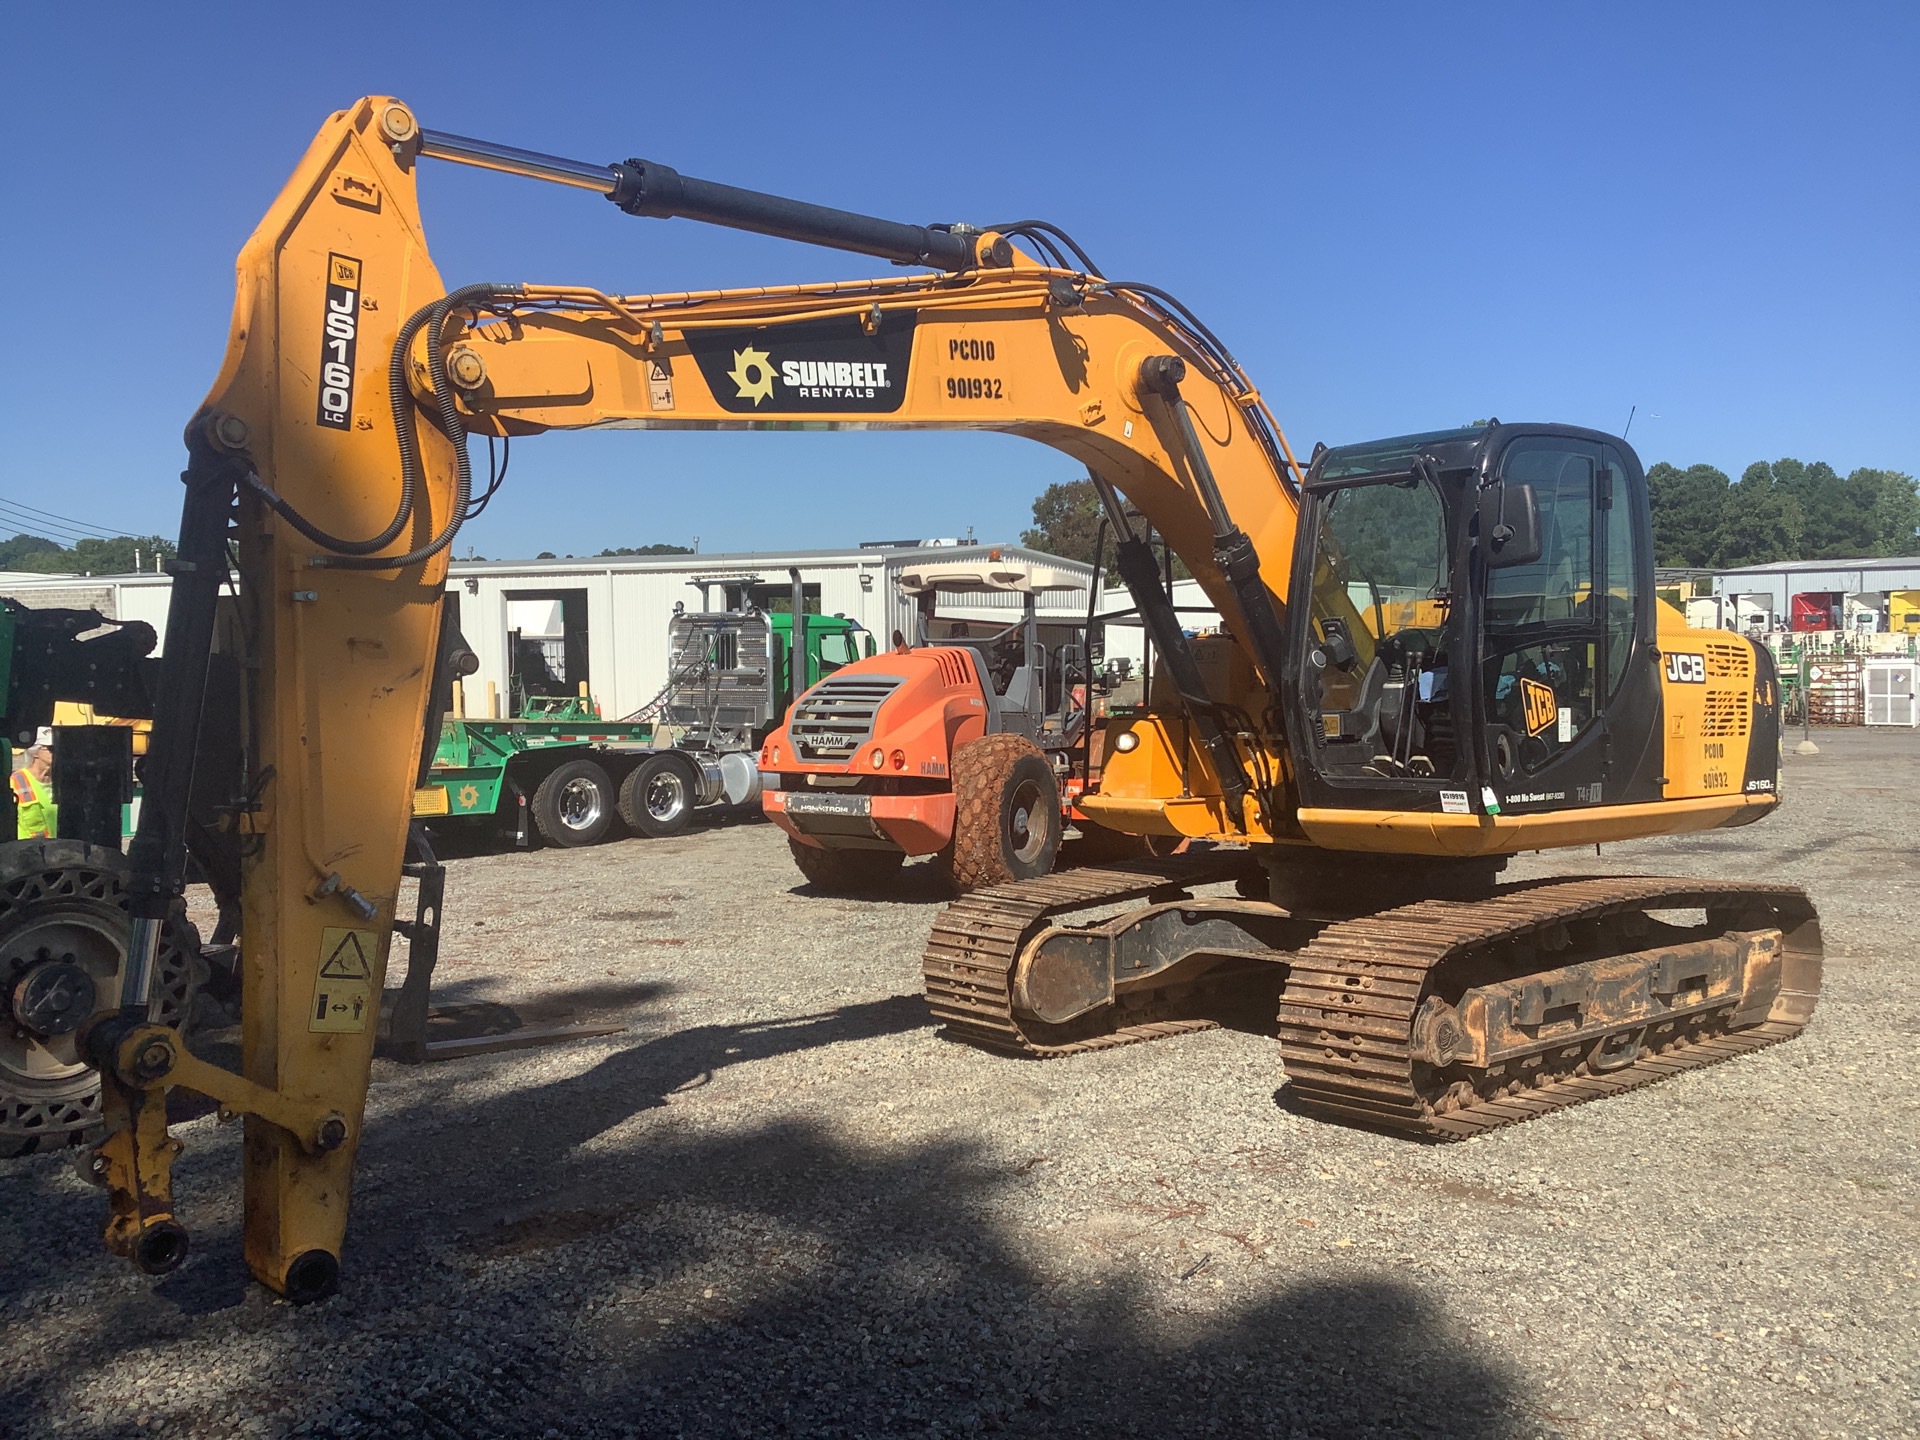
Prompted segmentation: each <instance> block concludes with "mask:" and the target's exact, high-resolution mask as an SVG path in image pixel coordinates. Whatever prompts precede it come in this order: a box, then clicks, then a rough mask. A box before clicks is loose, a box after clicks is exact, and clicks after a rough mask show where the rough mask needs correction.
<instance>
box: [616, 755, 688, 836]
mask: <svg viewBox="0 0 1920 1440" xmlns="http://www.w3.org/2000/svg"><path fill="white" fill-rule="evenodd" d="M620 818H621V819H622V820H624V821H626V822H627V824H628V825H629V826H630V827H631V828H632V829H633V830H634V832H635V833H636V834H640V835H652V836H654V837H655V838H660V837H664V836H667V835H678V834H679V833H680V832H681V831H682V830H684V829H686V828H687V822H688V821H689V820H691V819H692V818H693V776H692V775H691V774H690V773H689V772H688V770H687V767H686V764H685V763H684V762H682V761H680V760H676V759H675V758H674V757H673V756H671V755H654V756H650V757H649V758H648V759H645V760H642V761H641V762H640V763H639V764H638V765H636V766H634V767H633V771H632V773H631V774H629V775H628V776H627V778H626V781H625V783H623V784H622V785H621V786H620Z"/></svg>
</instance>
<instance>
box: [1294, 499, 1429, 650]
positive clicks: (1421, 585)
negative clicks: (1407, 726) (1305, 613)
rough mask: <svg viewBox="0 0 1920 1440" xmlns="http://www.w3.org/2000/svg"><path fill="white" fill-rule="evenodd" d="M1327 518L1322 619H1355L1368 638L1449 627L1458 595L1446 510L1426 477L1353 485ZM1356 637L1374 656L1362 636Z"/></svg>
mask: <svg viewBox="0 0 1920 1440" xmlns="http://www.w3.org/2000/svg"><path fill="white" fill-rule="evenodd" d="M1320 517H1321V518H1320V545H1319V552H1320V553H1319V559H1320V565H1319V566H1317V567H1316V573H1315V576H1314V611H1315V617H1316V618H1317V619H1318V618H1322V617H1323V616H1324V617H1326V618H1335V617H1338V618H1343V619H1344V618H1345V617H1347V616H1348V615H1352V616H1353V617H1354V618H1357V619H1358V620H1359V622H1360V624H1361V625H1362V626H1363V627H1364V629H1365V637H1364V638H1365V639H1371V640H1375V641H1377V640H1379V639H1381V638H1383V637H1385V636H1387V635H1391V634H1394V633H1396V632H1398V631H1401V630H1407V629H1414V628H1417V629H1422V630H1438V629H1439V628H1440V627H1441V625H1443V624H1444V623H1445V621H1446V613H1447V605H1448V602H1449V599H1450V593H1451V592H1450V591H1449V589H1448V584H1447V523H1446V507H1445V506H1444V505H1443V504H1442V502H1441V499H1440V495H1439V493H1438V492H1437V491H1436V490H1435V489H1434V488H1433V486H1431V485H1430V484H1428V483H1427V482H1426V481H1424V480H1422V481H1416V482H1413V483H1411V484H1392V483H1380V484H1375V485H1355V486H1350V487H1348V488H1346V489H1343V490H1336V491H1334V492H1333V493H1332V494H1331V495H1329V496H1328V497H1327V498H1326V500H1325V502H1324V504H1323V506H1322V508H1321V511H1320ZM1322 628H1323V629H1324V625H1323V627H1322ZM1353 638H1354V639H1355V641H1356V642H1359V643H1361V644H1362V645H1363V649H1364V651H1367V652H1370V651H1371V649H1372V647H1371V645H1365V644H1364V640H1363V637H1362V636H1360V635H1355V636H1354V637H1353ZM1367 658H1371V655H1370V653H1369V654H1368V655H1367Z"/></svg>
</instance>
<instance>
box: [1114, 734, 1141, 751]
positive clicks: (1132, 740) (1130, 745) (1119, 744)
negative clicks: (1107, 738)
mask: <svg viewBox="0 0 1920 1440" xmlns="http://www.w3.org/2000/svg"><path fill="white" fill-rule="evenodd" d="M1113 748H1114V749H1116V750H1118V751H1119V752H1120V753H1121V754H1122V755H1128V754H1131V753H1132V752H1133V751H1135V750H1138V749H1139V748H1140V737H1139V736H1138V735H1136V734H1134V733H1133V731H1131V730H1122V731H1121V732H1120V733H1119V734H1118V735H1116V736H1114V737H1113Z"/></svg>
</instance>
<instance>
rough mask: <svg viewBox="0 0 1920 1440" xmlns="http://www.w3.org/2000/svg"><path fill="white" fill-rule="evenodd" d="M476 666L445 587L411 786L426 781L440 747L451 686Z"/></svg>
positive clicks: (456, 600)
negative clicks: (424, 722) (431, 673)
mask: <svg viewBox="0 0 1920 1440" xmlns="http://www.w3.org/2000/svg"><path fill="white" fill-rule="evenodd" d="M479 668H480V657H479V656H478V655H476V654H474V651H473V646H471V645H469V644H468V643H467V637H466V636H465V635H464V634H462V633H461V631H460V594H459V592H458V591H456V590H446V591H442V592H441V596H440V643H439V645H438V646H437V647H436V648H435V651H434V657H433V683H432V685H431V686H430V687H429V689H428V691H427V723H426V726H425V728H424V729H423V730H422V731H421V734H420V765H419V769H418V771H417V773H416V774H415V776H414V780H413V783H414V785H415V787H416V788H417V787H419V786H422V785H425V784H426V783H427V772H428V771H430V770H432V769H433V756H434V752H435V751H437V750H438V749H439V748H440V727H441V723H442V722H443V721H444V720H445V719H446V718H447V712H448V711H449V710H451V709H452V708H453V687H454V686H455V685H456V684H457V683H459V682H460V681H461V680H464V679H465V678H466V677H467V676H469V675H471V674H473V673H474V672H475V671H476V670H478V669H479Z"/></svg>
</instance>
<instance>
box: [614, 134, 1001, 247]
mask: <svg viewBox="0 0 1920 1440" xmlns="http://www.w3.org/2000/svg"><path fill="white" fill-rule="evenodd" d="M612 169H613V173H614V175H615V176H616V177H617V178H616V183H615V184H614V187H613V190H612V192H611V193H610V194H609V195H608V196H607V198H608V199H609V200H611V201H612V202H613V203H614V204H616V205H618V206H619V207H620V208H621V209H622V210H624V211H626V212H627V214H629V215H649V216H653V217H655V218H657V219H661V220H667V219H671V218H673V217H674V216H681V217H683V218H685V219H688V220H700V221H704V222H705V223H706V224H709V225H724V226H726V227H728V228H729V229H733V230H751V231H753V232H754V233H755V234H758V235H778V236H780V237H781V238H782V239H786V240H799V241H803V242H805V243H807V244H809V245H825V246H827V247H828V248H829V249H833V250H852V251H855V252H857V253H859V254H862V255H877V256H879V257H880V258H881V259H882V260H892V261H895V262H897V263H899V264H902V265H933V266H937V267H938V268H940V269H942V270H971V269H973V268H974V244H973V235H974V233H977V232H963V231H960V230H936V229H932V228H930V227H928V226H925V225H903V224H901V223H900V222H899V221H897V220H879V219H876V218H874V217H873V216H871V215H856V214H854V213H853V212H852V211H850V210H835V209H832V208H830V207H829V206H826V205H811V204H808V203H807V202H806V201H804V200H788V199H785V198H783V197H781V196H779V195H768V194H764V193H763V192H761V191H758V190H741V189H739V188H737V187H735V186H732V185H718V184H715V183H714V182H713V181H711V180H696V179H695V178H694V177H693V176H691V175H682V174H681V173H680V172H679V171H678V170H675V169H674V168H673V167H672V166H671V165H661V164H658V163H656V162H654V161H652V160H628V161H627V162H626V163H625V164H616V165H614V166H613V167H612ZM988 260H989V262H990V263H992V264H995V265H1007V264H1010V263H1011V262H1012V248H1011V247H1010V246H1007V244H1006V242H1005V241H1002V242H1001V243H1000V245H999V246H996V247H995V250H994V253H993V254H992V255H990V256H989V257H988Z"/></svg>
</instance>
